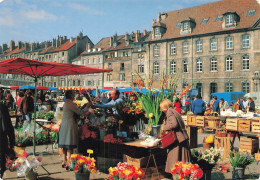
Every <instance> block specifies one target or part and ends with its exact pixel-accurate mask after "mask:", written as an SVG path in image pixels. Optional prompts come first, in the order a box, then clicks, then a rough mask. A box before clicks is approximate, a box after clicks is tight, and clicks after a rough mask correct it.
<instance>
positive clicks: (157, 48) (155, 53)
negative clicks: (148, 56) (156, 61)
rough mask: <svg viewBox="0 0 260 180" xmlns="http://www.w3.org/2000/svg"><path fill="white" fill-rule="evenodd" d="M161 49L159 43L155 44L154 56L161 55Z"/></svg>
mask: <svg viewBox="0 0 260 180" xmlns="http://www.w3.org/2000/svg"><path fill="white" fill-rule="evenodd" d="M159 51H160V48H159V46H158V45H155V46H154V47H153V55H154V56H159Z"/></svg>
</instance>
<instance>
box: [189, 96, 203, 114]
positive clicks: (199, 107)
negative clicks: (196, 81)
mask: <svg viewBox="0 0 260 180" xmlns="http://www.w3.org/2000/svg"><path fill="white" fill-rule="evenodd" d="M204 110H205V102H204V101H202V99H201V96H200V95H197V99H196V100H195V101H193V103H192V112H193V114H194V115H201V116H203V115H204Z"/></svg>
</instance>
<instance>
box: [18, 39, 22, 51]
mask: <svg viewBox="0 0 260 180" xmlns="http://www.w3.org/2000/svg"><path fill="white" fill-rule="evenodd" d="M22 48H23V43H22V42H21V41H18V49H22Z"/></svg>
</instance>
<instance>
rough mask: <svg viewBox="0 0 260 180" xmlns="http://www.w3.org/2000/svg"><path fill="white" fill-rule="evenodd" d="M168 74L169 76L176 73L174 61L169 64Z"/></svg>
mask: <svg viewBox="0 0 260 180" xmlns="http://www.w3.org/2000/svg"><path fill="white" fill-rule="evenodd" d="M170 73H171V74H174V73H176V62H175V61H174V60H172V61H171V63H170Z"/></svg>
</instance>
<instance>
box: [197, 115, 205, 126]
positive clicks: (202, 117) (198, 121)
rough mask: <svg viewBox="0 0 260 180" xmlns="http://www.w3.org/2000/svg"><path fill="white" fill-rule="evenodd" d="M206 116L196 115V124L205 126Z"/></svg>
mask: <svg viewBox="0 0 260 180" xmlns="http://www.w3.org/2000/svg"><path fill="white" fill-rule="evenodd" d="M204 125H205V124H204V116H196V126H199V127H204Z"/></svg>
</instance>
